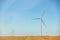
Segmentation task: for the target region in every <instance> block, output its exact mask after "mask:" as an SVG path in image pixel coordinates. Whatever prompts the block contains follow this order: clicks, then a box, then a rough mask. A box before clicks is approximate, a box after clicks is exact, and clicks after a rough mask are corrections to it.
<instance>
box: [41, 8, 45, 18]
mask: <svg viewBox="0 0 60 40" xmlns="http://www.w3.org/2000/svg"><path fill="white" fill-rule="evenodd" d="M44 14H45V9H43V10H42V16H41V18H42V17H43V16H44Z"/></svg>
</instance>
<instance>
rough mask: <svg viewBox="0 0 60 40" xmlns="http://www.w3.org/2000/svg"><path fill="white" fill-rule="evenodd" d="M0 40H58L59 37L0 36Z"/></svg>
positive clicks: (59, 39)
mask: <svg viewBox="0 0 60 40" xmlns="http://www.w3.org/2000/svg"><path fill="white" fill-rule="evenodd" d="M0 40H60V36H42V37H41V36H0Z"/></svg>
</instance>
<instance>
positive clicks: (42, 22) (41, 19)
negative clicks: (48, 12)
mask: <svg viewBox="0 0 60 40" xmlns="http://www.w3.org/2000/svg"><path fill="white" fill-rule="evenodd" d="M42 11H43V13H42V16H41V17H40V18H35V19H32V20H40V21H41V36H42V35H43V34H42V33H43V30H42V29H43V28H42V27H43V25H44V26H45V27H46V24H45V22H44V21H43V16H44V14H45V9H43V10H42Z"/></svg>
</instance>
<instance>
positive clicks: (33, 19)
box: [32, 18, 40, 20]
mask: <svg viewBox="0 0 60 40" xmlns="http://www.w3.org/2000/svg"><path fill="white" fill-rule="evenodd" d="M32 20H40V18H35V19H32Z"/></svg>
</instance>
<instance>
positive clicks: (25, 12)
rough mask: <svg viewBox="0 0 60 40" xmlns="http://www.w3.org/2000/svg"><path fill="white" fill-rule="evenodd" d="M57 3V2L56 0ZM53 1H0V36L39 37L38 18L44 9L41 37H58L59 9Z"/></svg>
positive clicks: (39, 25)
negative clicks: (13, 31)
mask: <svg viewBox="0 0 60 40" xmlns="http://www.w3.org/2000/svg"><path fill="white" fill-rule="evenodd" d="M56 1H57V0H56ZM58 6H59V5H57V2H55V1H54V0H2V1H1V0H0V19H1V20H0V30H1V32H2V33H1V35H12V33H11V32H12V30H15V33H14V34H15V35H23V36H24V35H33V36H35V35H39V36H40V35H41V34H40V27H41V24H40V20H32V19H34V18H39V17H41V15H42V12H43V9H45V15H44V16H43V20H44V22H45V23H46V25H47V27H45V26H44V25H43V35H60V32H59V29H58V28H59V26H58V20H59V16H58V14H59V9H58Z"/></svg>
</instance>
